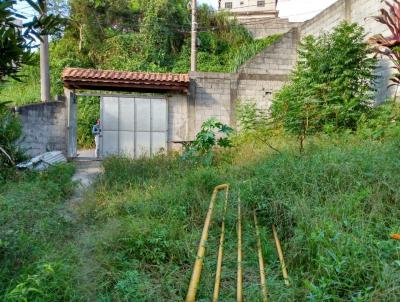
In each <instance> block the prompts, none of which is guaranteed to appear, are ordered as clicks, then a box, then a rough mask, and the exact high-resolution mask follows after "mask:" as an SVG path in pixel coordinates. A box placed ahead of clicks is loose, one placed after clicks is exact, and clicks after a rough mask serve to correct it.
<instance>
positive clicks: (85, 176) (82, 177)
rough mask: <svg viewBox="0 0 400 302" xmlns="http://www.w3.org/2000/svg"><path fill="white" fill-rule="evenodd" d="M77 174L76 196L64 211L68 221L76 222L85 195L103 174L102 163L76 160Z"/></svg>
mask: <svg viewBox="0 0 400 302" xmlns="http://www.w3.org/2000/svg"><path fill="white" fill-rule="evenodd" d="M75 163H76V172H75V174H74V176H73V177H72V180H73V181H74V182H76V183H77V186H76V188H75V192H74V194H73V195H72V196H71V198H70V199H69V200H67V201H66V202H65V205H64V207H63V209H62V215H63V216H64V217H65V219H66V220H68V221H75V220H76V212H75V210H76V208H77V207H78V206H79V204H80V203H81V202H82V200H83V195H84V193H85V192H86V191H87V190H89V189H90V186H91V185H92V184H93V182H94V181H95V180H96V178H97V177H98V176H99V175H100V174H101V173H103V168H102V166H101V161H94V160H76V161H75Z"/></svg>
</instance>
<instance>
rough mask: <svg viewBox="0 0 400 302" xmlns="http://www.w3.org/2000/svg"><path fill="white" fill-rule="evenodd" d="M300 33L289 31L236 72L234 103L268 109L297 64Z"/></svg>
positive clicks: (293, 30) (295, 30)
mask: <svg viewBox="0 0 400 302" xmlns="http://www.w3.org/2000/svg"><path fill="white" fill-rule="evenodd" d="M298 43H299V33H298V30H297V29H296V28H294V29H291V30H290V31H289V32H287V33H286V34H284V35H283V36H282V37H281V38H280V39H279V40H277V41H275V43H273V44H272V45H271V46H270V47H268V48H266V49H265V50H263V51H262V52H260V53H259V54H258V55H256V56H255V57H254V58H252V59H251V60H249V61H248V62H247V63H245V64H244V65H243V66H242V67H241V68H240V70H239V72H240V74H239V82H238V89H237V99H238V100H240V101H241V102H246V101H247V102H256V104H257V107H258V108H259V109H268V108H269V107H270V105H271V103H272V100H273V96H274V94H275V93H276V92H278V91H279V90H280V89H281V88H282V86H283V85H284V84H285V83H286V82H287V81H288V79H289V75H290V73H291V72H292V70H293V68H294V67H295V64H296V59H297V47H298Z"/></svg>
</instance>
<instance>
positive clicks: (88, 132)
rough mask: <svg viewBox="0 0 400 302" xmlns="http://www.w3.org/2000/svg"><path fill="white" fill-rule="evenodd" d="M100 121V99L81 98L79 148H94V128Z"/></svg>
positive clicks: (79, 105) (79, 101)
mask: <svg viewBox="0 0 400 302" xmlns="http://www.w3.org/2000/svg"><path fill="white" fill-rule="evenodd" d="M98 119H100V100H99V98H98V97H79V100H78V138H77V142H78V146H79V147H80V148H87V149H90V148H94V147H95V144H94V135H93V134H92V127H93V125H95V124H96V122H97V120H98Z"/></svg>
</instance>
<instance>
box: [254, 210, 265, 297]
mask: <svg viewBox="0 0 400 302" xmlns="http://www.w3.org/2000/svg"><path fill="white" fill-rule="evenodd" d="M254 226H255V229H256V237H257V238H256V239H257V253H258V266H259V268H260V285H261V291H262V297H263V302H268V290H267V284H266V282H265V266H264V258H263V254H262V249H261V236H260V230H259V228H258V220H257V214H256V211H254Z"/></svg>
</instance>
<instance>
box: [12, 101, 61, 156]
mask: <svg viewBox="0 0 400 302" xmlns="http://www.w3.org/2000/svg"><path fill="white" fill-rule="evenodd" d="M16 112H17V113H18V115H19V117H20V119H21V122H22V136H21V138H20V140H19V141H18V144H19V146H21V147H22V148H23V149H24V150H26V154H27V155H29V156H32V157H33V156H36V155H39V154H41V153H44V152H47V151H56V150H57V151H63V152H64V153H65V154H66V152H67V131H66V130H67V113H66V106H65V103H64V102H49V103H38V104H32V105H26V106H21V107H17V108H16Z"/></svg>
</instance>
